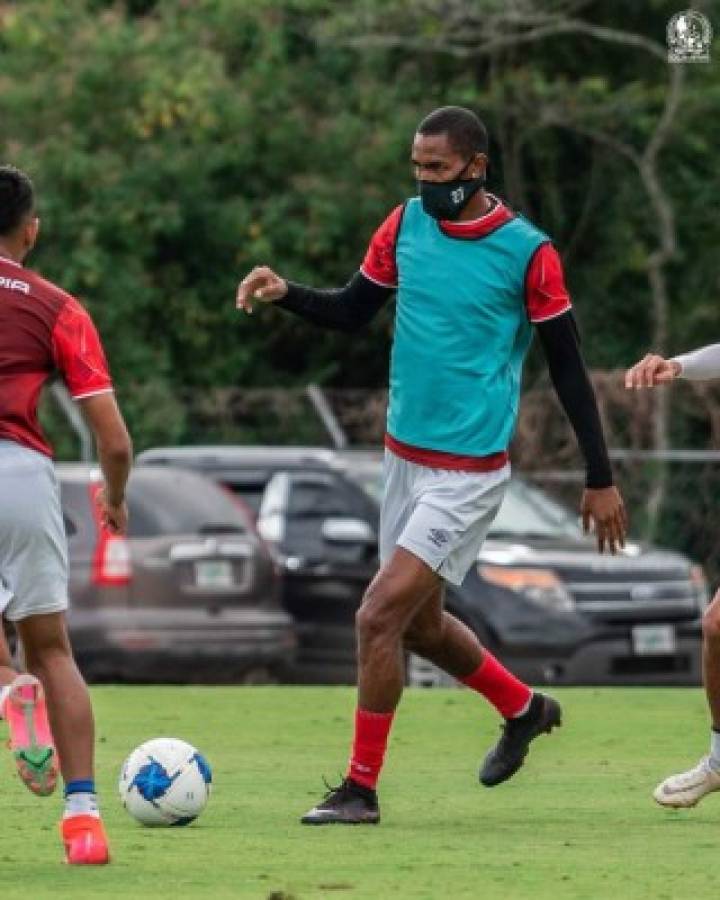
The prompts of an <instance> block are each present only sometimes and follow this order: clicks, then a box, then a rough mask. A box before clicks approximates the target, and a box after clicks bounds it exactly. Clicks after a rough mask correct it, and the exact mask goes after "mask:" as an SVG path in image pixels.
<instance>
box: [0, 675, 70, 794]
mask: <svg viewBox="0 0 720 900" xmlns="http://www.w3.org/2000/svg"><path fill="white" fill-rule="evenodd" d="M1 712H2V714H3V716H4V717H5V719H7V723H8V726H9V728H10V750H11V751H12V754H13V756H14V757H15V764H16V766H17V770H18V774H19V775H20V778H22V780H23V781H24V782H25V784H26V786H27V787H28V789H29V790H31V791H32V792H33V793H34V794H37V795H38V796H40V797H47V796H48V794H52V792H53V791H54V790H55V785H56V784H57V777H58V756H57V750H56V749H55V745H54V743H53V739H52V734H51V732H50V725H49V723H48V717H47V707H46V706H45V695H44V693H43V689H42V685H41V684H40V682H39V681H38V680H37V678H35V676H34V675H30V674H28V673H23V674H22V675H18V677H17V678H16V679H15V681H13V683H12V684H11V685H10V691H9V693H8V696H7V698H6V700H5V703H4V705H3V708H2V710H1Z"/></svg>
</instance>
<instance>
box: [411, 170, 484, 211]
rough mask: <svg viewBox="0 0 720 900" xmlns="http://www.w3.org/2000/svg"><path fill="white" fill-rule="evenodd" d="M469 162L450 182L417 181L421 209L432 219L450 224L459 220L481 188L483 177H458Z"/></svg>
mask: <svg viewBox="0 0 720 900" xmlns="http://www.w3.org/2000/svg"><path fill="white" fill-rule="evenodd" d="M471 162H472V160H470V161H469V162H468V164H467V165H466V166H465V168H463V169H462V170H461V171H460V173H459V175H458V177H457V178H453V180H452V181H418V188H419V191H420V200H421V201H422V206H423V209H424V210H425V212H426V213H427V214H428V215H429V216H432V217H433V219H448V220H450V221H451V222H452V221H453V220H454V219H457V218H459V216H460V213H461V212H462V211H463V210H464V209H465V207H466V206H467V205H468V203H469V202H470V200H472V198H473V197H474V196H475V194H477V192H478V191H479V190H480V188H481V187H483V185H484V184H485V176H484V175H480V176H479V177H478V178H461V177H460V175H462V174H463V172H464V171H465V169H467V167H468V166H469V165H470V163H471Z"/></svg>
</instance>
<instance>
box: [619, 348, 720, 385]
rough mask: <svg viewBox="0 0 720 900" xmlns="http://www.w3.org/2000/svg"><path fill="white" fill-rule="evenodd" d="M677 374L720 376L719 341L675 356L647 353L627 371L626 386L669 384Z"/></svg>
mask: <svg viewBox="0 0 720 900" xmlns="http://www.w3.org/2000/svg"><path fill="white" fill-rule="evenodd" d="M676 378H687V379H688V380H690V381H706V380H709V379H711V378H720V344H711V345H710V346H709V347H701V348H700V349H699V350H693V351H692V352H690V353H683V354H682V355H681V356H675V357H673V358H672V359H664V358H663V357H662V356H659V355H658V354H657V353H648V354H647V356H644V357H643V358H642V359H641V360H640V362H638V363H635V365H634V366H633V367H632V368H631V369H628V371H627V372H626V373H625V387H626V388H628V389H634V390H640V389H642V388H649V387H656V386H657V385H661V384H670V382H671V381H674V380H675V379H676Z"/></svg>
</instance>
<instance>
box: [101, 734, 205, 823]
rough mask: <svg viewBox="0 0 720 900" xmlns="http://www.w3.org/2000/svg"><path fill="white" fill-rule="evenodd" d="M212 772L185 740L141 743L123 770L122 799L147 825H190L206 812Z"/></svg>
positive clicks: (126, 806) (156, 739) (129, 810)
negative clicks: (204, 810)
mask: <svg viewBox="0 0 720 900" xmlns="http://www.w3.org/2000/svg"><path fill="white" fill-rule="evenodd" d="M211 783H212V772H211V770H210V766H209V765H208V762H207V760H206V759H205V757H204V756H203V755H202V754H201V753H198V751H197V750H196V749H195V748H194V747H193V746H192V745H191V744H187V743H186V742H185V741H181V740H178V739H177V738H155V739H154V740H152V741H146V742H145V743H144V744H140V746H139V747H137V748H136V749H135V750H133V752H132V753H131V754H130V756H128V758H127V759H126V760H125V762H124V763H123V765H122V769H121V770H120V783H119V784H118V788H119V790H120V799H121V800H122V804H123V806H124V807H125V809H126V810H127V811H128V812H129V813H130V815H131V816H132V817H133V818H134V819H137V821H138V822H141V823H142V824H143V825H189V824H190V822H193V821H194V820H195V819H197V817H198V816H199V815H200V813H201V812H202V811H203V809H205V805H206V803H207V802H208V798H209V796H210V787H211Z"/></svg>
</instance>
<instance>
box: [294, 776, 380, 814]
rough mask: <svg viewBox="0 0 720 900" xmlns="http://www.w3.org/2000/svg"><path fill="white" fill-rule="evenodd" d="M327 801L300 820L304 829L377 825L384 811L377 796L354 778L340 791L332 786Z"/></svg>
mask: <svg viewBox="0 0 720 900" xmlns="http://www.w3.org/2000/svg"><path fill="white" fill-rule="evenodd" d="M326 785H327V787H328V792H327V794H325V798H324V799H323V801H322V802H321V803H318V805H317V806H314V807H313V808H312V809H311V810H310V812H307V813H305V815H304V816H303V817H302V819H300V821H301V822H302V824H303V825H377V823H378V822H379V821H380V807H379V806H378V799H377V794H376V793H375V791H373V790H372V789H371V788H367V787H364V786H363V785H362V784H358V783H357V781H353V780H352V778H345V779H343V781H342V783H341V784H340V785H339V787H336V788H331V787H330V785H329V784H327V782H326Z"/></svg>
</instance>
